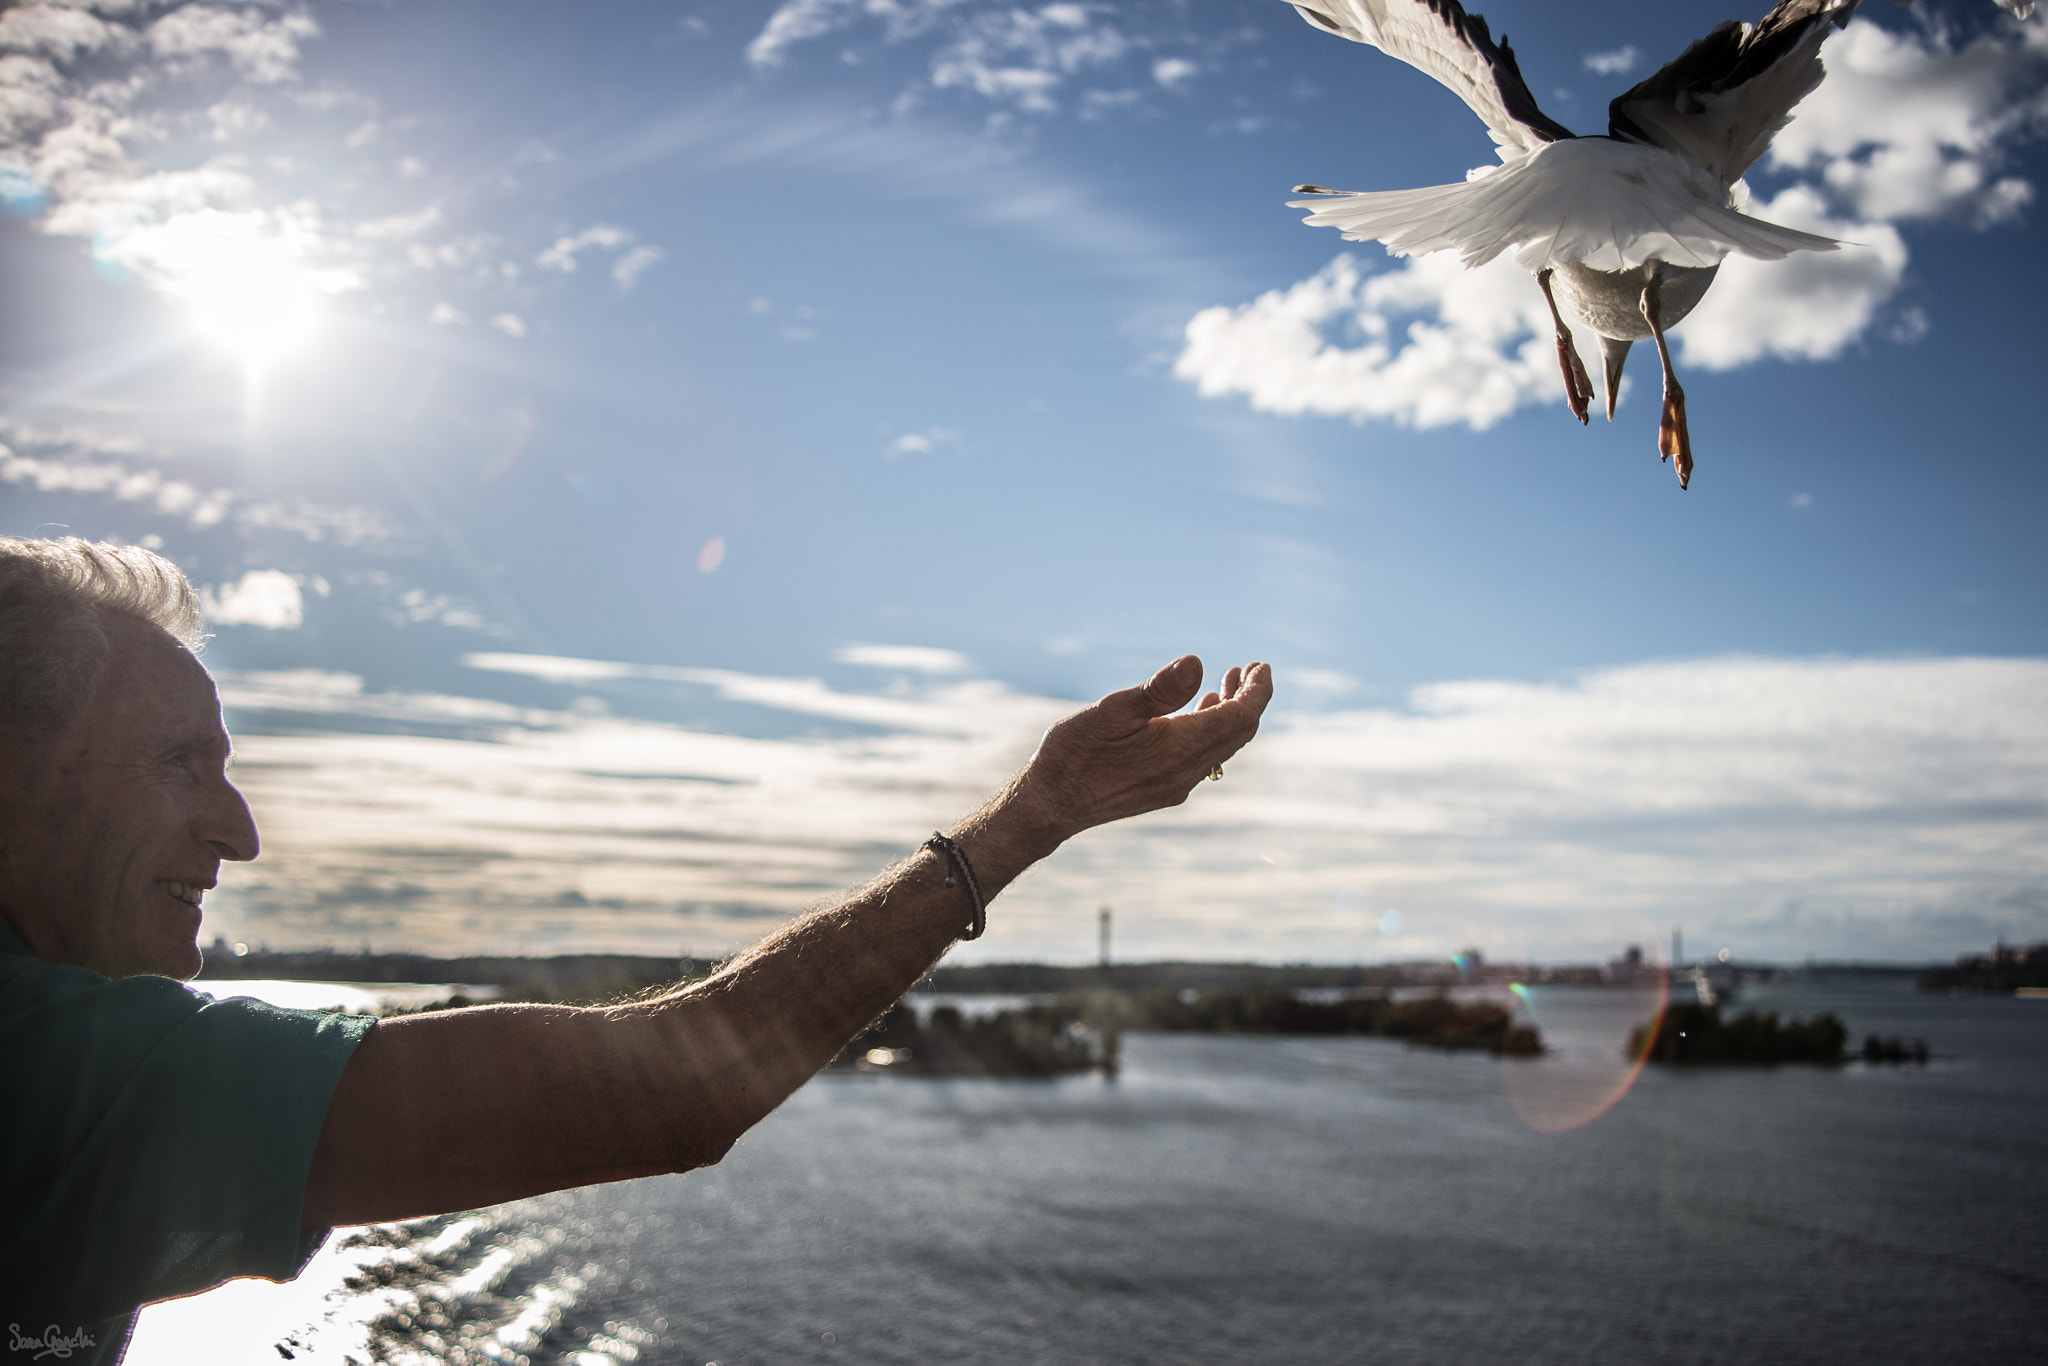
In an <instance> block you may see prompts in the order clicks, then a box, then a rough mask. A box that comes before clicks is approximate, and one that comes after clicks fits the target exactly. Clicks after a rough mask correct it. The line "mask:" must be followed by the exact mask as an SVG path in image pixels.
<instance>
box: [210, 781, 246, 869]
mask: <svg viewBox="0 0 2048 1366" xmlns="http://www.w3.org/2000/svg"><path fill="white" fill-rule="evenodd" d="M199 838H200V841H201V842H202V843H204V844H205V845H206V846H207V847H208V848H209V849H211V850H213V852H214V853H216V854H219V855H220V856H221V857H222V858H224V859H226V860H228V861H229V862H231V863H247V862H248V861H249V860H250V859H252V858H255V857H256V854H257V851H258V850H259V849H260V848H261V847H262V846H261V844H260V843H259V842H258V840H257V838H256V818H255V817H254V816H253V815H251V814H250V813H249V803H248V802H247V801H246V800H244V799H243V797H242V792H241V789H240V788H238V787H236V786H235V785H234V784H233V783H231V782H228V781H227V780H226V779H222V780H221V784H220V790H219V792H218V793H217V794H216V795H215V798H214V800H213V802H212V803H211V804H210V805H209V807H208V810H207V819H206V824H205V825H204V826H203V827H202V828H201V830H200V832H199Z"/></svg>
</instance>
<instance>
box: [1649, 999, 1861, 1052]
mask: <svg viewBox="0 0 2048 1366" xmlns="http://www.w3.org/2000/svg"><path fill="white" fill-rule="evenodd" d="M1848 1040H1849V1031H1848V1028H1847V1027H1846V1026H1844V1025H1843V1023H1842V1022H1841V1020H1840V1019H1838V1018H1836V1016H1835V1015H1834V1014H1833V1013H1832V1012H1828V1011H1823V1012H1822V1013H1821V1014H1819V1015H1816V1016H1814V1017H1813V1018H1812V1019H1810V1020H1782V1021H1781V1020H1780V1019H1779V1018H1778V1016H1777V1012H1775V1011H1762V1012H1758V1011H1753V1010H1745V1011H1743V1012H1742V1013H1741V1014H1740V1015H1737V1016H1735V1017H1734V1018H1732V1019H1728V1020H1723V1019H1722V1018H1721V1008H1720V1007H1719V1006H1709V1005H1698V1004H1695V1003H1693V1002H1690V1001H1688V1002H1685V1003H1684V1004H1682V1005H1674V1006H1672V1007H1670V1008H1669V1009H1668V1010H1666V1011H1665V1012H1664V1018H1663V1020H1662V1022H1661V1023H1660V1022H1658V1021H1656V1020H1651V1021H1648V1022H1646V1023H1643V1024H1639V1025H1637V1026H1636V1027H1635V1028H1634V1029H1632V1030H1630V1031H1629V1036H1628V1048H1627V1053H1628V1056H1629V1057H1631V1058H1642V1057H1644V1055H1645V1054H1647V1055H1648V1060H1649V1061H1651V1062H1659V1063H1668V1064H1674V1065H1679V1066H1687V1065H1691V1066H1701V1065H1704V1066H1729V1065H1734V1064H1749V1065H1761V1066H1770V1065H1774V1064H1777V1063H1787V1062H1821V1063H1831V1062H1840V1061H1842V1057H1843V1054H1842V1046H1843V1045H1844V1044H1845V1043H1847V1042H1848Z"/></svg>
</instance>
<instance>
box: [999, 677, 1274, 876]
mask: <svg viewBox="0 0 2048 1366" xmlns="http://www.w3.org/2000/svg"><path fill="white" fill-rule="evenodd" d="M1201 686H1202V661H1201V660H1199V659H1197V658H1195V657H1194V656H1193V655H1182V656H1181V657H1180V658H1179V659H1176V660H1174V661H1173V663H1171V664H1169V665H1167V666H1166V667H1165V668H1163V669H1161V670H1160V671H1159V672H1158V673H1156V674H1153V675H1152V677H1151V678H1150V679H1148V680H1146V681H1145V682H1144V683H1142V684H1140V685H1139V686H1137V687H1135V688H1126V689H1124V690H1123V691H1122V692H1113V693H1111V694H1110V695H1109V696H1107V697H1105V698H1103V699H1102V700H1101V701H1100V702H1097V703H1096V704H1095V705H1094V706H1092V707H1089V708H1087V709H1085V710H1083V711H1078V712H1075V713H1074V714H1073V715H1072V716H1069V717H1068V718H1067V719H1066V720H1064V721H1061V722H1060V723H1059V724H1057V725H1055V726H1054V727H1053V728H1052V729H1051V730H1049V731H1047V732H1046V733H1045V739H1044V740H1043V741H1042V742H1041V743H1040V744H1039V746H1038V752H1037V753H1036V754H1034V755H1032V756H1031V762H1030V763H1029V764H1027V765H1026V766H1025V768H1024V771H1023V772H1022V773H1021V774H1019V775H1018V778H1017V783H1016V787H1015V795H1016V799H1017V800H1018V801H1019V802H1020V803H1023V804H1026V805H1028V806H1029V807H1030V808H1032V809H1033V810H1034V811H1035V812H1036V813H1037V814H1038V815H1039V816H1040V818H1041V819H1043V820H1044V821H1045V822H1046V824H1047V826H1048V827H1049V830H1050V832H1051V834H1052V836H1053V838H1055V839H1056V840H1065V839H1068V838H1070V837H1072V836H1074V835H1077V834H1079V833H1080V832H1081V831H1083V830H1087V829H1089V828H1091V827H1093V826H1097V825H1103V824H1106V823H1107V822H1109V821H1116V820H1122V819H1124V818H1125V817H1126V816H1137V815H1142V814H1143V813H1145V812H1147V811H1157V810H1159V809H1160V808H1161V807H1166V806H1178V805H1180V804H1181V803H1182V802H1184V801H1186V800H1187V798H1188V793H1189V792H1190V791H1192V790H1193V789H1194V786H1195V784H1196V783H1198V782H1200V781H1201V780H1202V779H1203V778H1206V777H1207V776H1208V775H1209V773H1210V771H1211V770H1212V769H1214V768H1215V767H1216V766H1218V765H1220V764H1221V763H1223V761H1224V760H1226V759H1228V758H1230V757H1231V756H1232V755H1233V754H1236V753H1237V752H1238V751H1239V750H1240V749H1243V748H1244V746H1245V744H1246V742H1247V741H1249V740H1250V739H1251V738H1252V736H1254V735H1256V734H1258V730H1259V717H1260V716H1261V715H1262V714H1263V713H1264V712H1265V710H1266V704H1267V703H1268V702H1269V701H1271V700H1272V697H1273V671H1272V670H1271V669H1269V668H1267V667H1266V666H1265V665H1264V664H1251V665H1247V666H1246V667H1244V668H1242V669H1240V668H1237V667H1234V666H1233V667H1232V668H1231V670H1230V671H1229V672H1228V673H1226V674H1224V675H1223V686H1222V687H1221V688H1220V689H1219V690H1217V691H1215V692H1212V693H1210V694H1208V695H1207V696H1206V697H1204V698H1203V699H1202V702H1201V705H1200V706H1199V707H1197V708H1196V709H1195V710H1194V711H1192V712H1189V713H1187V714H1186V715H1183V716H1176V715H1174V714H1173V713H1175V712H1178V711H1179V710H1180V709H1181V708H1182V707H1184V706H1186V705H1187V704H1188V703H1189V702H1191V701H1193V700H1194V696H1195V694H1196V692H1198V691H1199V690H1200V689H1201Z"/></svg>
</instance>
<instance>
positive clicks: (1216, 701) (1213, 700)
mask: <svg viewBox="0 0 2048 1366" xmlns="http://www.w3.org/2000/svg"><path fill="white" fill-rule="evenodd" d="M1222 701H1223V699H1222V698H1221V697H1220V696H1218V695H1217V694H1215V693H1213V692H1212V693H1210V694H1208V695H1207V696H1205V697H1204V698H1203V699H1202V702H1201V705H1200V706H1198V707H1196V708H1195V710H1196V711H1207V710H1209V708H1211V707H1214V706H1218V705H1220V704H1221V703H1222Z"/></svg>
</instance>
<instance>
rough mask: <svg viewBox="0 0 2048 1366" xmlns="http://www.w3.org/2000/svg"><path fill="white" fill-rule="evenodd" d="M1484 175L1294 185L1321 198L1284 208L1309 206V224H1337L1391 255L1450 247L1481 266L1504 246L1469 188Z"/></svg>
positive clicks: (1356, 238)
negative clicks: (1411, 185)
mask: <svg viewBox="0 0 2048 1366" xmlns="http://www.w3.org/2000/svg"><path fill="white" fill-rule="evenodd" d="M1484 184H1485V179H1484V178H1482V179H1480V180H1477V181H1464V182H1462V183H1460V184H1456V185H1427V186H1424V187H1423V188H1422V189H1419V190H1366V191H1358V190H1325V189H1324V188H1323V187H1322V186H1320V185H1314V186H1311V185H1301V186H1297V187H1296V188H1297V189H1298V190H1299V191H1301V192H1303V193H1308V194H1323V195H1328V196H1330V197H1329V198H1327V199H1291V200H1289V201H1288V202H1287V207H1288V208H1290V209H1313V210H1315V212H1314V213H1311V214H1310V215H1309V216H1308V217H1307V218H1305V219H1303V220H1302V221H1303V222H1304V223H1307V224H1308V225H1309V226H1310V227H1312V228H1338V229H1341V230H1342V231H1343V233H1344V236H1345V238H1346V239H1347V240H1349V241H1353V242H1384V243H1385V244H1386V247H1387V250H1388V252H1390V253H1391V254H1393V255H1395V256H1421V255H1423V254H1425V253H1427V252H1432V251H1455V252H1457V253H1458V254H1459V255H1460V256H1461V257H1463V258H1464V261H1465V264H1466V265H1468V266H1480V265H1485V264H1486V263H1487V262H1488V261H1491V260H1492V259H1493V258H1494V257H1496V256H1498V255H1500V253H1501V249H1502V248H1503V247H1506V246H1508V245H1509V241H1508V239H1507V238H1506V237H1503V236H1501V235H1500V234H1499V233H1498V232H1495V231H1490V230H1489V223H1488V221H1487V220H1488V218H1489V217H1490V216H1489V215H1487V214H1485V213H1484V212H1483V210H1484V209H1485V208H1486V202H1485V198H1484V197H1482V196H1480V195H1477V194H1475V193H1474V191H1475V190H1478V189H1479V188H1480V187H1481V186H1482V185H1484Z"/></svg>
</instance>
